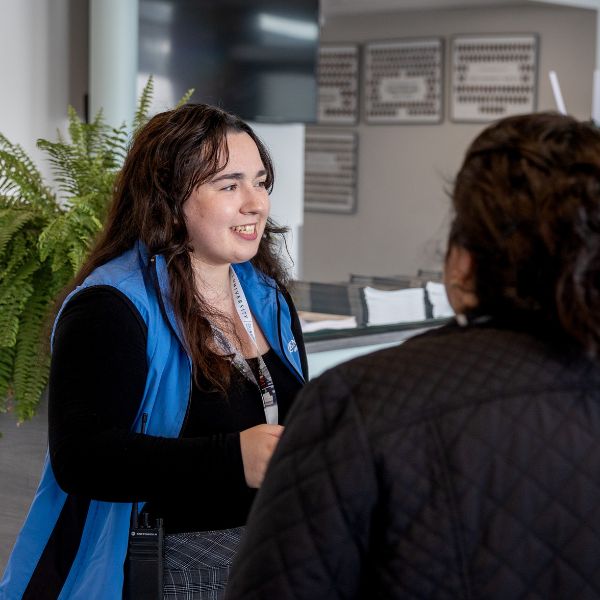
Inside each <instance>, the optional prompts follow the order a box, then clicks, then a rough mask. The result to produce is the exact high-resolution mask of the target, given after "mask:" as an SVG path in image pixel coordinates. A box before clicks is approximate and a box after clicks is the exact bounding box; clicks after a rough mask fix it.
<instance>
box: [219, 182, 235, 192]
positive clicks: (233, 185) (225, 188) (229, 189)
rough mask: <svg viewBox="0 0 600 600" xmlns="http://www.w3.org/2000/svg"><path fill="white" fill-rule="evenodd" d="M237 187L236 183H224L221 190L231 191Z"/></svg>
mask: <svg viewBox="0 0 600 600" xmlns="http://www.w3.org/2000/svg"><path fill="white" fill-rule="evenodd" d="M236 188H237V183H232V184H231V185H226V186H225V187H224V188H222V190H223V191H224V192H233V190H235V189H236Z"/></svg>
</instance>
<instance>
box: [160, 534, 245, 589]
mask: <svg viewBox="0 0 600 600" xmlns="http://www.w3.org/2000/svg"><path fill="white" fill-rule="evenodd" d="M243 531H244V527H236V528H234V529H222V530H219V531H199V532H191V533H178V534H173V535H167V536H165V542H164V573H163V598H164V600H221V598H222V597H223V594H224V592H225V586H226V585H227V580H228V579H229V570H230V568H231V564H232V562H233V559H234V557H235V553H236V551H237V548H238V545H239V542H240V537H241V535H242V533H243Z"/></svg>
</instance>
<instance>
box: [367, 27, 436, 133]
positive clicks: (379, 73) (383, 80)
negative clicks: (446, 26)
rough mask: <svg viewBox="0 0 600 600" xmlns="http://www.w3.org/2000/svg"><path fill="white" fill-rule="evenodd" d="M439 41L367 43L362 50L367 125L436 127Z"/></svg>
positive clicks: (434, 39) (418, 40)
mask: <svg viewBox="0 0 600 600" xmlns="http://www.w3.org/2000/svg"><path fill="white" fill-rule="evenodd" d="M443 48H444V45H443V40H442V39H441V38H428V39H410V40H396V41H387V42H371V43H369V44H367V45H366V46H365V77H364V88H365V89H364V103H365V119H366V121H367V123H371V124H377V123H397V124H401V123H439V122H441V121H442V119H443V113H442V104H443V103H442V98H443V64H444V61H443Z"/></svg>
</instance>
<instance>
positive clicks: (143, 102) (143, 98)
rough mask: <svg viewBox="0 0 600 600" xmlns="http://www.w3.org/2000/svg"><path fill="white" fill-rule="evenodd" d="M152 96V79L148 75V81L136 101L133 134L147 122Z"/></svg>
mask: <svg viewBox="0 0 600 600" xmlns="http://www.w3.org/2000/svg"><path fill="white" fill-rule="evenodd" d="M153 96H154V77H153V76H152V75H150V77H148V81H147V82H146V85H145V86H144V89H143V90H142V93H141V95H140V98H139V100H138V105H137V109H136V111H135V115H134V117H133V133H135V132H136V131H137V130H138V129H139V128H140V127H142V125H144V124H145V123H146V121H147V120H148V111H149V110H150V105H151V104H152V97H153Z"/></svg>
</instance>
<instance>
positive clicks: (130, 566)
mask: <svg viewBox="0 0 600 600" xmlns="http://www.w3.org/2000/svg"><path fill="white" fill-rule="evenodd" d="M147 420H148V415H147V414H146V413H144V414H143V415H142V433H146V422H147ZM138 510H139V509H138V503H137V502H134V503H133V507H132V509H131V525H130V528H129V543H128V547H127V557H126V559H125V584H124V586H123V598H125V600H140V599H141V598H143V599H144V600H162V598H163V522H162V519H156V523H155V524H154V526H152V525H151V524H150V520H149V515H148V513H146V512H142V515H141V517H142V518H141V521H140V517H139V514H138Z"/></svg>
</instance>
